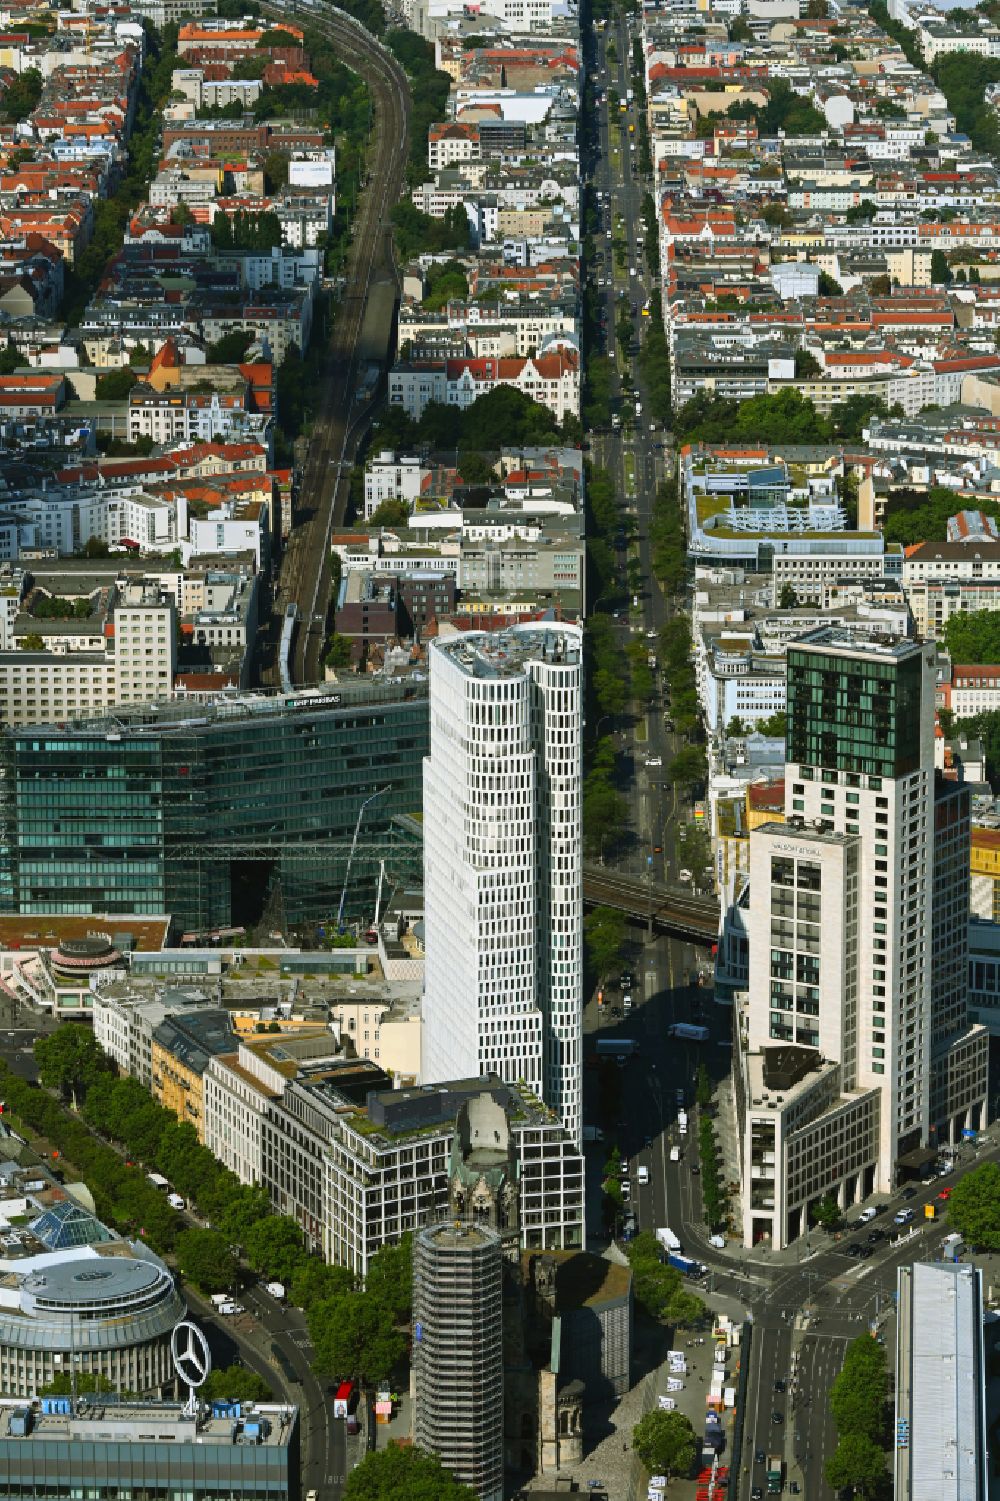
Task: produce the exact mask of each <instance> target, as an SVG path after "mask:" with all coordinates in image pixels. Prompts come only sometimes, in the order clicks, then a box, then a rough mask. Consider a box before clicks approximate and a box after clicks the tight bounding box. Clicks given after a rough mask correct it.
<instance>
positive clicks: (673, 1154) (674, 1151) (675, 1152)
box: [670, 1147, 681, 1162]
mask: <svg viewBox="0 0 1000 1501" xmlns="http://www.w3.org/2000/svg"><path fill="white" fill-rule="evenodd" d="M680 1160H681V1149H680V1147H671V1148H670V1161H671V1162H680Z"/></svg>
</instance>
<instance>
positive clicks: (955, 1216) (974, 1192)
mask: <svg viewBox="0 0 1000 1501" xmlns="http://www.w3.org/2000/svg"><path fill="white" fill-rule="evenodd" d="M948 1219H949V1221H950V1222H951V1224H952V1225H954V1227H955V1229H956V1230H957V1231H958V1233H959V1234H960V1235H961V1236H962V1238H963V1239H964V1240H966V1241H968V1243H969V1244H970V1245H972V1246H976V1247H978V1248H981V1249H982V1250H984V1251H1000V1163H996V1162H984V1163H982V1164H981V1165H980V1166H979V1167H977V1168H974V1169H973V1170H972V1172H971V1173H966V1175H965V1177H964V1178H961V1179H960V1180H959V1182H958V1183H956V1184H955V1186H954V1188H953V1189H952V1193H951V1198H950V1199H949V1200H948Z"/></svg>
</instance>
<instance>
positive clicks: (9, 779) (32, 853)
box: [0, 679, 428, 932]
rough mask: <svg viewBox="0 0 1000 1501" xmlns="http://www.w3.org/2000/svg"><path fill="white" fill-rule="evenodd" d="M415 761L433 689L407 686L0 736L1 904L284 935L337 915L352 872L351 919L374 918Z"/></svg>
mask: <svg viewBox="0 0 1000 1501" xmlns="http://www.w3.org/2000/svg"><path fill="white" fill-rule="evenodd" d="M427 750H428V702H427V684H426V680H411V679H399V680H395V681H388V682H381V683H376V682H371V681H367V680H364V681H358V682H348V683H341V684H337V685H335V686H334V685H331V686H330V687H329V688H327V689H311V690H307V691H305V692H302V693H296V694H291V695H287V694H278V695H268V694H265V693H255V694H249V695H244V696H241V697H239V698H236V699H227V700H220V701H219V702H217V703H215V704H212V705H207V706H206V705H204V704H197V705H193V704H182V703H173V704H162V705H160V706H158V707H157V708H149V707H147V708H142V709H136V710H134V711H133V710H124V711H122V710H118V711H116V713H115V714H114V716H113V717H111V716H109V717H106V718H102V719H99V720H89V721H80V722H75V723H71V724H66V725H59V726H52V725H47V726H38V725H33V726H28V727H21V728H17V729H10V730H7V731H6V732H4V734H3V737H2V741H0V841H2V843H0V910H5V911H9V912H20V913H23V914H25V915H32V914H39V915H41V914H46V913H82V914H87V913H90V912H94V913H105V912H107V913H115V912H121V913H136V914H145V913H158V912H168V913H170V914H172V915H173V917H174V918H175V919H176V921H177V923H178V924H179V925H180V926H181V928H182V929H183V930H184V931H191V932H204V931H206V930H212V929H215V928H220V927H230V926H250V925H251V924H253V923H255V922H257V921H259V920H260V918H261V916H262V914H263V913H264V912H265V911H273V912H274V913H275V918H276V925H278V926H280V925H282V924H283V923H285V922H287V923H300V922H307V921H308V922H312V921H322V920H323V919H325V918H329V917H331V916H335V915H336V911H337V906H338V903H339V900H340V892H341V888H342V886H343V884H344V881H345V877H346V876H347V875H348V869H349V873H350V882H349V887H348V900H347V904H346V906H345V912H346V913H347V914H348V915H350V914H352V913H353V914H354V915H358V916H360V915H366V914H367V915H370V913H371V910H372V907H371V895H372V892H373V890H374V884H375V881H376V879H377V876H378V870H379V861H380V859H382V858H385V859H386V860H387V861H388V859H389V855H388V851H389V849H390V844H391V840H390V834H389V829H390V824H391V822H392V819H393V818H394V816H395V815H397V814H405V813H413V812H417V811H419V809H420V806H421V798H422V788H421V776H422V762H423V757H424V756H425V754H426V753H427ZM365 805H366V806H365ZM359 816H360V825H359ZM356 830H357V832H358V842H357V848H356V851H355V854H354V857H353V860H352V859H351V858H350V847H351V844H352V841H353V839H354V835H355V831H356ZM395 859H396V862H397V863H399V861H400V860H401V859H402V860H403V862H404V864H405V862H406V856H405V852H401V851H400V849H399V847H398V843H397V844H396V847H395ZM412 864H413V870H410V869H409V866H407V868H406V869H405V870H403V869H400V870H396V869H393V868H391V867H390V869H391V873H392V874H393V875H395V876H396V877H397V878H399V879H412V878H413V876H414V874H419V869H420V859H419V854H418V855H417V857H416V858H415V859H414V860H413V861H412Z"/></svg>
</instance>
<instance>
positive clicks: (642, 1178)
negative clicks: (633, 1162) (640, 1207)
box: [636, 1167, 649, 1188]
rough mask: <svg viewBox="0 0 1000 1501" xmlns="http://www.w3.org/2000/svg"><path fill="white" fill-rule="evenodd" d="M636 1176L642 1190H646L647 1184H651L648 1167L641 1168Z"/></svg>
mask: <svg viewBox="0 0 1000 1501" xmlns="http://www.w3.org/2000/svg"><path fill="white" fill-rule="evenodd" d="M636 1176H637V1177H638V1180H639V1187H640V1188H644V1187H645V1186H646V1184H647V1183H648V1182H649V1168H648V1167H640V1168H639V1170H638V1173H637V1175H636Z"/></svg>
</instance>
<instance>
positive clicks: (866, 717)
mask: <svg viewBox="0 0 1000 1501" xmlns="http://www.w3.org/2000/svg"><path fill="white" fill-rule="evenodd" d="M921 684H922V663H921V656H920V653H919V652H918V651H914V652H913V653H912V655H907V656H903V657H900V658H898V659H894V658H892V657H890V656H888V655H884V654H883V655H878V654H877V653H875V652H873V653H872V655H871V656H870V657H862V656H860V655H859V656H857V657H853V656H847V655H846V654H845V653H843V652H836V653H830V654H827V653H825V652H822V651H810V650H801V649H798V648H796V647H795V646H789V648H788V708H787V712H788V731H787V737H788V738H787V746H788V749H787V755H788V760H789V761H790V762H792V763H793V764H796V765H799V766H821V767H824V768H829V769H831V770H836V771H844V772H855V773H858V774H860V775H864V776H875V777H903V776H907V775H908V774H909V773H910V772H913V771H916V770H917V769H918V767H919V764H920V696H921Z"/></svg>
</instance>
